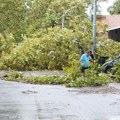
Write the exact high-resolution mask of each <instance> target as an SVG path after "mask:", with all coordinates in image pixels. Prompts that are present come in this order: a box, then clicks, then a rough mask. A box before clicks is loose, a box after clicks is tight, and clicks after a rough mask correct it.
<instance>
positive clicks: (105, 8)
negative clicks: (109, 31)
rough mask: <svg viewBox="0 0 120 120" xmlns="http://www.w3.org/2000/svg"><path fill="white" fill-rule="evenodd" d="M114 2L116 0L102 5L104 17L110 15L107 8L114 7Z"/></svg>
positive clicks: (109, 0) (110, 0)
mask: <svg viewBox="0 0 120 120" xmlns="http://www.w3.org/2000/svg"><path fill="white" fill-rule="evenodd" d="M114 2H115V0H108V1H107V2H101V3H100V6H101V10H102V15H109V13H108V12H107V8H108V7H109V6H112V5H113V3H114Z"/></svg>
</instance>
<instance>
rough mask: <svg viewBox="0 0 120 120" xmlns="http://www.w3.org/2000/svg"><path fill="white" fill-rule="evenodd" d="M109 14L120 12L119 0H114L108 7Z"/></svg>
mask: <svg viewBox="0 0 120 120" xmlns="http://www.w3.org/2000/svg"><path fill="white" fill-rule="evenodd" d="M108 12H109V13H110V14H120V0H116V1H115V2H114V4H113V6H110V7H109V8H108Z"/></svg>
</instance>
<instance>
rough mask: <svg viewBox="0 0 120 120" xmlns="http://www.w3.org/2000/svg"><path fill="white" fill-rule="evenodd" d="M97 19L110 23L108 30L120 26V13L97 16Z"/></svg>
mask: <svg viewBox="0 0 120 120" xmlns="http://www.w3.org/2000/svg"><path fill="white" fill-rule="evenodd" d="M97 21H99V22H103V23H106V24H108V30H114V29H118V28H120V15H107V16H103V17H102V18H97Z"/></svg>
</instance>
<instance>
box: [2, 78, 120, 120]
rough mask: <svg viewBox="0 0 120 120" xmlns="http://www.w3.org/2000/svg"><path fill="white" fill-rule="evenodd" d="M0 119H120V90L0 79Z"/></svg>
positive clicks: (118, 86)
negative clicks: (87, 89)
mask: <svg viewBox="0 0 120 120" xmlns="http://www.w3.org/2000/svg"><path fill="white" fill-rule="evenodd" d="M113 86H115V87H116V88H117V89H118V90H120V84H118V85H113ZM0 120H120V94H119V92H118V93H104V94H97V93H84V92H80V88H66V87H64V86H59V85H32V84H24V83H17V82H9V81H4V80H0Z"/></svg>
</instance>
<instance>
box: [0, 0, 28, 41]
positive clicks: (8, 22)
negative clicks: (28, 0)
mask: <svg viewBox="0 0 120 120" xmlns="http://www.w3.org/2000/svg"><path fill="white" fill-rule="evenodd" d="M26 10H27V9H26V7H25V0H0V33H1V34H2V35H4V37H5V36H6V34H7V33H8V34H9V33H12V34H13V35H14V36H15V38H16V41H19V40H20V36H21V34H24V33H25V25H26V24H25V16H26Z"/></svg>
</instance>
